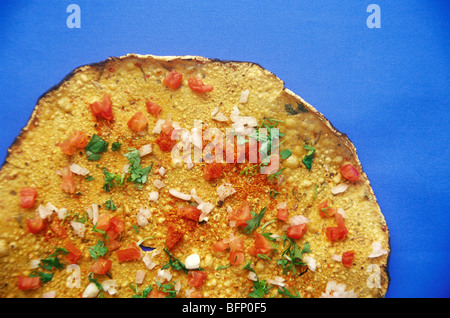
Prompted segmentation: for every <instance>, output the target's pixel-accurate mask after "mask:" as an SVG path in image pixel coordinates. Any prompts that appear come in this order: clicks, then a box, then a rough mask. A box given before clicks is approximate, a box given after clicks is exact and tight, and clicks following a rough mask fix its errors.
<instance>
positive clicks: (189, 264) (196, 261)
mask: <svg viewBox="0 0 450 318" xmlns="http://www.w3.org/2000/svg"><path fill="white" fill-rule="evenodd" d="M184 264H185V266H186V268H187V269H198V268H199V267H200V256H199V255H198V254H191V255H189V256H188V257H186V260H185V261H184Z"/></svg>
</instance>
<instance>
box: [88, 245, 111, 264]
mask: <svg viewBox="0 0 450 318" xmlns="http://www.w3.org/2000/svg"><path fill="white" fill-rule="evenodd" d="M106 253H108V248H107V247H106V246H105V243H104V242H103V241H101V240H98V241H97V244H95V245H94V246H91V247H89V254H90V255H91V257H92V258H93V259H95V260H97V259H98V258H99V257H101V256H103V255H105V254H106Z"/></svg>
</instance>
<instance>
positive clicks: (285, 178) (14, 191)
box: [0, 55, 390, 298]
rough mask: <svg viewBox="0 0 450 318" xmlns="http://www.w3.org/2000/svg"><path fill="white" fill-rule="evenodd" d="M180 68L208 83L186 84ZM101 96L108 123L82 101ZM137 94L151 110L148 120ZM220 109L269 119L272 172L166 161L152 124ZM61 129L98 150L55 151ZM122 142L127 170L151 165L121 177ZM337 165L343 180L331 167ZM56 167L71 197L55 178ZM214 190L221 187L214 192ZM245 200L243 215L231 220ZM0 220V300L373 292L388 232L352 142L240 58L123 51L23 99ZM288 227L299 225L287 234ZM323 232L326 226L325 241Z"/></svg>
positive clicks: (63, 136)
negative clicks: (30, 195)
mask: <svg viewBox="0 0 450 318" xmlns="http://www.w3.org/2000/svg"><path fill="white" fill-rule="evenodd" d="M172 70H175V71H177V72H178V73H179V74H181V75H182V83H181V86H180V87H179V88H177V89H172V88H169V87H167V85H165V83H164V79H165V78H166V76H167V75H168V73H169V72H171V71H172ZM192 76H195V77H197V78H199V79H201V81H202V82H203V83H204V84H205V85H212V86H213V90H212V91H207V92H196V91H194V90H193V89H192V88H191V87H190V86H189V82H188V80H189V78H191V77H192ZM105 95H107V96H110V100H111V103H112V113H113V116H114V118H113V120H112V121H110V120H107V119H105V118H102V117H101V116H100V117H99V118H97V117H95V116H94V114H93V112H92V111H91V109H90V105H91V104H93V103H95V102H101V101H102V99H103V97H104V96H105ZM149 100H150V101H152V102H153V103H155V104H157V105H159V106H161V111H160V112H159V113H158V114H157V116H155V115H154V114H151V113H150V112H149V110H148V108H147V102H148V101H149ZM236 107H237V109H238V113H236ZM233 111H234V113H233ZM137 112H141V113H142V114H143V115H144V118H145V119H146V120H147V125H146V127H145V129H144V130H143V131H141V132H136V131H133V130H132V129H131V128H130V126H129V125H128V122H129V121H130V119H131V118H132V117H133V116H134V115H135V114H136V113H137ZM233 114H234V115H236V114H238V116H242V117H244V116H249V117H253V118H256V121H257V124H258V126H257V128H258V127H259V128H267V127H268V128H269V131H270V129H273V128H277V129H278V131H279V133H280V145H279V149H278V150H279V158H280V159H279V160H280V169H278V170H276V171H274V172H273V173H272V174H261V173H260V172H259V168H260V167H261V166H258V164H260V162H258V163H256V164H255V163H249V162H248V161H245V162H243V163H236V162H234V163H222V164H221V165H220V169H219V170H220V171H219V175H218V176H215V175H214V173H212V172H211V171H209V170H208V169H207V168H206V170H205V167H208V166H210V165H211V164H210V163H207V162H206V160H205V158H204V159H203V160H202V161H201V162H194V163H193V164H192V165H190V164H186V163H185V162H179V161H178V162H174V161H173V160H172V157H171V152H170V151H163V150H162V149H161V147H160V144H159V143H158V142H157V141H158V138H160V135H161V132H160V130H159V129H158V127H160V126H159V125H160V124H161V123H167V122H168V123H170V120H171V122H172V123H173V126H177V127H181V128H185V129H187V131H189V132H192V131H193V130H192V129H193V128H194V125H196V122H195V121H196V120H197V121H201V122H202V123H203V124H204V125H203V127H208V128H219V129H220V130H221V131H223V132H224V133H225V131H226V129H230V128H232V125H233V121H232V120H231V119H230V116H231V117H233ZM158 120H159V123H158ZM222 120H223V121H222ZM197 125H198V122H197ZM203 129H204V128H203ZM73 131H80V132H83V133H85V134H86V135H87V137H88V141H91V139H92V138H93V136H94V135H96V136H98V137H100V138H101V140H102V141H104V142H105V143H107V150H106V151H104V152H100V153H97V154H95V153H92V152H89V151H87V150H86V149H85V148H83V147H82V148H77V149H76V151H75V152H74V153H73V154H72V155H66V154H64V153H63V151H62V147H61V144H62V143H63V142H64V141H66V140H68V139H69V137H70V136H71V134H72V132H73ZM191 138H192V134H191ZM160 140H161V139H160ZM191 140H192V139H191ZM202 142H203V146H205V145H206V144H207V143H210V142H211V141H210V140H209V141H205V140H203V141H202ZM118 143H120V148H118V145H119V144H118ZM113 144H115V145H114V147H113ZM148 145H150V146H148ZM145 146H146V147H147V148H146V147H145ZM149 147H151V152H150V153H148V151H149V150H148V149H149ZM163 148H164V147H163ZM133 149H138V150H141V154H143V156H142V157H140V163H138V164H137V166H136V167H137V168H138V169H137V170H138V172H139V171H142V170H139V169H143V168H147V167H151V169H150V168H149V169H150V170H149V171H148V175H146V178H145V176H144V179H146V180H142V179H138V180H137V181H136V180H134V181H133V180H132V179H131V176H132V173H133V170H132V169H131V170H130V164H131V166H133V162H135V161H130V159H129V157H131V155H128V157H127V156H126V154H129V153H130V152H132V150H133ZM145 149H147V152H145ZM278 150H277V151H278ZM142 151H144V153H142ZM93 155H94V156H93ZM90 156H93V157H90ZM89 159H90V160H89ZM235 159H236V158H235ZM72 164H75V165H72ZM139 164H140V166H139ZM347 164H351V165H352V166H353V167H354V168H355V169H356V171H357V172H358V174H359V177H360V178H359V180H357V181H350V180H348V179H347V178H345V177H344V176H343V174H342V173H341V168H342V167H343V166H345V165H347ZM71 165H72V170H71V173H70V174H71V176H72V178H73V181H74V184H75V187H76V189H75V191H72V192H73V193H69V192H66V191H63V189H62V186H61V185H62V180H63V177H62V171H63V169H64V168H65V167H70V166H71ZM308 165H309V167H308ZM74 167H76V168H77V169H78V170H77V169H76V168H74ZM127 167H128V168H127ZM85 169H87V170H85ZM127 169H128V170H127ZM74 171H76V172H74ZM208 171H209V172H208ZM208 173H209V174H208ZM144 174H145V171H144ZM142 175H143V174H141V175H140V177H142ZM108 176H109V177H111V178H110V179H108ZM115 177H116V178H115ZM121 177H122V178H121ZM138 177H139V176H138ZM208 177H211V179H208ZM111 180H113V181H111ZM108 185H109V186H110V187H108ZM221 186H222V188H221ZM24 187H29V188H34V189H35V190H36V192H37V197H36V200H35V203H34V205H33V206H32V207H29V208H22V207H21V205H20V201H21V189H22V188H24ZM224 187H225V188H226V187H228V188H226V189H229V190H231V192H232V194H231V195H229V196H228V197H226V198H224V195H223V194H222V192H221V190H222V189H224ZM219 194H220V195H219ZM180 197H181V198H180ZM245 202H246V203H247V204H248V208H249V209H250V210H251V221H249V220H246V223H245V224H244V225H242V224H241V225H239V221H236V219H237V217H236V215H238V214H239V213H238V212H242V210H243V209H242V206H243V203H245ZM200 204H203V205H200ZM189 207H191V208H196V209H191V210H189V209H187V208H189ZM183 208H184V209H183ZM96 210H98V216H96V212H97V211H96ZM244 210H245V209H244ZM189 211H190V212H193V211H194V212H198V211H201V212H202V214H201V216H200V218H199V216H198V213H197V214H196V213H193V214H189ZM247 212H248V211H247ZM103 214H105V215H107V214H108V215H109V217H110V219H109V220H112V219H113V218H114V220H119V225H120V224H122V225H123V228H122V229H115V232H114V231H113V232H108V231H109V230H110V229H111V228H112V225H111V224H113V223H114V222H110V223H109V225H110V227H109V228H108V229H107V230H108V231H102V230H98V228H97V226H99V224H98V222H99V219H100V218H101V216H102V215H103ZM192 215H195V216H194V217H192ZM338 215H339V216H340V221H341V225H342V222H343V223H344V227H345V229H346V230H347V231H348V232H347V233H343V231H342V229H343V227H342V226H340V227H339V225H338V222H339V221H338V218H339V217H338ZM37 218H41V219H42V218H44V219H45V220H44V222H45V227H44V228H43V229H42V230H40V231H39V232H37V233H31V232H30V230H29V225H28V224H27V222H29V221H27V220H30V219H31V220H36V219H37ZM0 222H1V228H2V231H1V232H0V281H1V285H0V296H1V297H42V296H46V297H83V296H84V297H133V296H134V297H137V296H139V297H291V296H295V297H297V296H300V297H302V298H308V297H314V298H317V297H384V295H385V294H386V291H387V288H388V285H389V278H388V271H387V262H388V257H389V253H390V246H389V232H388V228H387V226H386V222H385V220H384V217H383V215H382V213H381V211H380V208H379V206H378V204H377V201H376V198H375V195H374V193H373V191H372V189H371V186H370V183H369V180H368V178H367V176H366V174H365V173H364V172H363V171H362V167H361V164H360V162H359V161H358V158H357V155H356V151H355V147H354V146H353V144H352V143H351V142H350V140H349V139H348V138H347V137H346V136H345V135H344V134H342V133H340V132H338V131H336V129H334V128H333V127H332V125H331V124H330V123H329V122H328V120H327V119H325V117H324V116H323V115H322V114H320V113H319V112H318V111H317V110H316V109H314V108H313V107H312V106H311V105H309V104H307V103H306V102H305V101H304V100H302V99H301V98H300V97H298V96H297V95H295V94H294V93H292V92H291V91H289V90H288V89H286V88H285V87H284V83H283V82H282V81H281V80H280V79H279V78H277V77H276V76H275V75H273V74H272V73H270V72H269V71H267V70H265V69H263V68H262V67H261V66H259V65H257V64H254V63H247V62H232V61H219V60H211V59H206V58H202V57H191V56H183V57H157V56H150V55H147V56H140V55H127V56H124V57H119V58H109V59H108V60H106V61H103V62H100V63H97V64H92V65H87V66H82V67H80V68H78V69H76V70H74V71H73V72H72V73H71V74H70V75H68V76H67V77H66V78H65V79H64V80H63V81H62V82H61V83H60V84H58V85H57V86H55V87H53V88H52V89H51V90H49V91H48V92H47V93H46V94H45V95H43V96H42V97H41V98H40V99H39V102H38V104H37V105H36V108H35V110H34V112H33V114H32V116H31V118H30V120H29V123H28V124H27V126H26V127H25V128H24V129H23V131H22V132H21V134H20V135H19V136H18V138H17V139H16V140H15V142H14V143H13V145H12V146H11V147H10V149H9V152H8V156H7V159H6V162H5V163H4V165H3V167H2V170H1V172H0ZM74 222H75V223H74ZM94 222H97V223H94ZM80 224H83V225H82V226H81V227H84V232H83V231H81V230H80ZM301 224H304V225H303V226H299V225H301ZM77 226H78V227H77ZM248 226H249V227H248ZM293 226H297V227H296V228H295V229H299V228H301V231H302V233H300V234H299V233H298V232H296V233H297V234H295V233H294V234H292V230H293V228H292V227H293ZM119 227H120V226H119ZM290 227H291V228H290ZM61 228H62V229H63V230H61ZM289 228H290V229H289ZM329 228H335V230H329ZM333 231H334V232H333ZM294 232H295V231H294ZM331 232H333V233H335V234H336V233H337V234H338V236H340V237H339V238H337V239H336V238H334V239H333V241H332V240H330V235H332V234H330V233H331ZM111 233H113V234H111ZM174 233H175V234H174ZM180 233H181V234H180ZM288 233H291V234H289V235H290V236H292V237H294V238H291V237H289V236H288ZM341 234H342V235H341ZM296 235H297V236H296ZM67 241H69V242H70V243H72V244H73V245H74V246H75V247H76V248H77V249H78V250H79V251H80V255H78V259H77V257H75V258H74V257H73V256H74V255H75V254H76V253H75V254H73V252H72V254H70V252H71V251H70V249H68V248H67V247H68V246H70V245H67V244H68V243H67ZM267 242H269V245H267ZM137 245H141V246H140V247H137ZM168 245H170V248H169V246H168ZM144 246H146V247H151V248H153V250H150V249H148V248H145V250H144ZM136 247H137V249H134V248H136ZM127 248H128V250H127ZM130 251H131V254H132V255H133V253H134V255H135V254H136V253H137V252H138V256H130V258H129V259H127V255H128V254H127V252H130ZM124 255H125V256H124ZM75 256H76V255H75ZM188 256H189V258H188ZM99 259H100V260H103V261H105V260H106V262H104V263H105V264H109V266H110V267H109V269H108V270H107V272H106V274H98V272H99V271H98V266H97V267H95V266H93V265H94V264H97V265H99V263H98V262H97V261H98V260H99ZM198 260H199V262H198ZM71 263H75V265H71ZM102 264H103V263H102ZM105 266H108V265H105ZM188 267H189V268H188ZM107 268H108V267H107ZM100 272H101V271H100ZM27 277H38V279H34V283H33V281H32V280H27ZM36 282H37V286H35V285H33V284H36ZM102 285H103V286H102ZM30 286H31V287H30ZM101 286H102V287H101ZM19 287H20V289H19Z"/></svg>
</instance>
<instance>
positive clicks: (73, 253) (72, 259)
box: [64, 239, 82, 264]
mask: <svg viewBox="0 0 450 318" xmlns="http://www.w3.org/2000/svg"><path fill="white" fill-rule="evenodd" d="M64 248H65V249H66V250H68V251H69V254H67V255H66V256H65V257H64V259H65V260H66V261H68V262H69V263H70V264H76V262H78V260H79V259H80V257H81V255H82V254H81V251H80V250H79V249H78V247H76V246H75V244H73V243H72V242H71V241H69V240H68V239H66V240H64Z"/></svg>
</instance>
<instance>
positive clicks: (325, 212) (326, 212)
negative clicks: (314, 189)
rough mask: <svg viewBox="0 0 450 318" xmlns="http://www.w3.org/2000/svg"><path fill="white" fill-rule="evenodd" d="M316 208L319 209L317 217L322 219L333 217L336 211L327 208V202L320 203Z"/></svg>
mask: <svg viewBox="0 0 450 318" xmlns="http://www.w3.org/2000/svg"><path fill="white" fill-rule="evenodd" d="M317 207H318V209H319V215H320V216H321V217H323V218H324V217H328V216H333V215H335V214H336V212H337V209H335V208H331V207H329V206H328V201H324V202H322V203H320V204H319V205H318V206H317Z"/></svg>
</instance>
